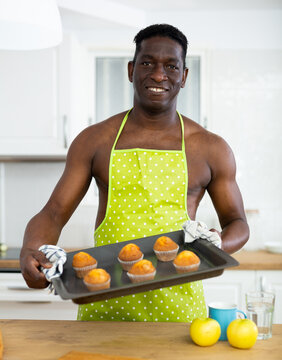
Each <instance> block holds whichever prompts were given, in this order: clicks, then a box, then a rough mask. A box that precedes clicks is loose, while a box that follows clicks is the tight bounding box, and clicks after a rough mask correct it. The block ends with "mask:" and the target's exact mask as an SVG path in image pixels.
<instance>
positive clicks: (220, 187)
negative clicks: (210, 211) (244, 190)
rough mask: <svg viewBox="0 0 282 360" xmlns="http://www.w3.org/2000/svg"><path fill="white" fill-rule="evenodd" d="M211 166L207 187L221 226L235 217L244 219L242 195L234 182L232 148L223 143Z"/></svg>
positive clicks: (234, 167)
mask: <svg viewBox="0 0 282 360" xmlns="http://www.w3.org/2000/svg"><path fill="white" fill-rule="evenodd" d="M223 145H224V146H222V148H221V149H220V150H221V151H220V153H219V154H218V157H217V159H216V161H214V164H212V165H213V168H212V179H211V182H210V184H209V186H208V188H207V190H208V193H209V195H210V197H211V199H212V202H213V205H214V207H215V209H216V211H217V214H218V218H219V221H220V224H221V226H222V227H224V226H225V225H227V224H228V223H230V222H231V221H232V220H235V219H245V212H244V206H243V200H242V195H241V192H240V189H239V187H238V184H237V182H236V163H235V159H234V156H233V153H232V150H231V149H230V148H229V146H228V145H226V144H223Z"/></svg>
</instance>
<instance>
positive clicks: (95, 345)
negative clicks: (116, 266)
mask: <svg viewBox="0 0 282 360" xmlns="http://www.w3.org/2000/svg"><path fill="white" fill-rule="evenodd" d="M189 326H190V325H189V324H188V323H186V324H185V323H144V322H139V323H133V322H115V321H113V322H94V321H93V322H82V321H51V320H50V321H49V320H0V329H1V331H2V335H3V343H4V356H3V360H15V359H17V360H31V359H36V360H57V359H58V358H59V357H61V356H63V355H65V354H66V353H68V352H69V351H72V350H76V351H85V352H91V353H102V354H108V355H119V356H131V357H134V356H136V357H141V358H144V359H151V360H161V359H162V360H172V359H176V360H184V359H185V360H187V359H190V360H191V359H197V360H210V359H213V358H216V359H217V360H225V359H228V360H233V359H234V360H237V359H239V358H240V360H244V359H248V360H251V359H255V360H265V359H267V360H268V359H281V354H282V343H281V338H282V325H280V324H279V325H273V337H272V338H271V339H268V340H258V341H257V342H256V344H255V345H254V347H253V348H251V349H249V350H240V349H235V348H232V347H231V346H230V345H229V344H228V342H226V341H219V342H218V343H216V344H215V345H213V346H211V347H206V348H203V347H199V346H197V345H195V344H194V343H193V342H192V340H191V339H190V336H189Z"/></svg>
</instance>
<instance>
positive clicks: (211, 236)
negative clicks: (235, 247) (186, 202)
mask: <svg viewBox="0 0 282 360" xmlns="http://www.w3.org/2000/svg"><path fill="white" fill-rule="evenodd" d="M182 227H183V230H184V234H185V238H184V242H185V243H190V242H192V241H194V240H196V239H198V238H202V239H206V240H208V241H210V242H211V243H213V244H214V245H215V246H217V247H218V248H220V249H221V238H220V236H219V235H218V233H217V232H213V231H210V230H208V227H207V225H206V224H205V223H203V222H202V221H193V220H187V221H186V222H185V223H184V224H183V225H182Z"/></svg>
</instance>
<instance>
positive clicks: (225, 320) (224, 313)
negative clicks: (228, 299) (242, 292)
mask: <svg viewBox="0 0 282 360" xmlns="http://www.w3.org/2000/svg"><path fill="white" fill-rule="evenodd" d="M208 307H209V317H210V318H211V319H214V320H216V321H218V322H219V325H220V328H221V334H220V338H219V340H227V335H226V330H227V328H228V325H229V324H230V323H231V321H233V320H235V319H237V313H241V314H243V316H244V318H247V315H246V314H245V313H244V312H243V311H241V310H238V309H237V306H236V305H235V304H231V303H225V302H213V303H210V304H209V305H208Z"/></svg>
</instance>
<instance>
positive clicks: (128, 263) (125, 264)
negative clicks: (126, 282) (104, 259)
mask: <svg viewBox="0 0 282 360" xmlns="http://www.w3.org/2000/svg"><path fill="white" fill-rule="evenodd" d="M143 257H144V254H142V256H141V257H140V258H139V259H137V260H132V261H123V260H120V258H119V257H118V261H119V262H120V264H121V266H122V268H123V270H126V271H128V270H130V269H131V267H132V265H133V264H135V263H137V262H138V261H140V260H142V259H143Z"/></svg>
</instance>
